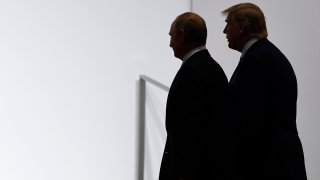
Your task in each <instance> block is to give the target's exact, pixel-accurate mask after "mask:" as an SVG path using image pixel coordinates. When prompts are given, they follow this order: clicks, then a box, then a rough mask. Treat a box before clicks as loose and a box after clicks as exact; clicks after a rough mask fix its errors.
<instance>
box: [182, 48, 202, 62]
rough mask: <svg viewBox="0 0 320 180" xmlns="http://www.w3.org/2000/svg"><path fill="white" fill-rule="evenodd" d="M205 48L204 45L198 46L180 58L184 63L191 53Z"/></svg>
mask: <svg viewBox="0 0 320 180" xmlns="http://www.w3.org/2000/svg"><path fill="white" fill-rule="evenodd" d="M204 49H207V48H206V46H200V47H197V48H194V49H192V50H191V51H189V52H188V53H187V54H186V55H185V56H184V57H183V59H182V61H183V63H185V62H186V61H187V60H188V59H189V58H190V57H191V56H192V55H194V54H195V53H196V52H199V51H201V50H204Z"/></svg>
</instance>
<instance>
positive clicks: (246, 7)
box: [222, 3, 268, 38]
mask: <svg viewBox="0 0 320 180" xmlns="http://www.w3.org/2000/svg"><path fill="white" fill-rule="evenodd" d="M222 14H224V15H228V14H229V15H231V17H232V21H233V22H234V23H238V24H241V25H243V26H245V29H246V31H247V35H250V36H253V37H259V38H266V37H268V31H267V26H266V20H265V17H264V14H263V12H262V10H261V9H260V8H259V7H258V6H257V5H255V4H252V3H240V4H237V5H234V6H231V7H230V8H228V9H226V10H224V11H222Z"/></svg>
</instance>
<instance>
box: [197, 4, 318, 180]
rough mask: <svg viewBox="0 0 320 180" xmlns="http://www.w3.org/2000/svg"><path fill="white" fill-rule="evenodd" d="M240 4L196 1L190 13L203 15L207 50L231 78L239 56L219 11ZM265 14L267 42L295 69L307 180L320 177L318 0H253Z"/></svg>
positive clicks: (298, 113) (299, 124)
mask: <svg viewBox="0 0 320 180" xmlns="http://www.w3.org/2000/svg"><path fill="white" fill-rule="evenodd" d="M240 2H242V1H238V0H232V1H224V0H215V1H206V0H196V1H193V11H194V12H197V13H199V14H200V15H202V16H203V17H204V18H205V20H206V21H207V25H208V31H209V32H208V33H209V35H208V45H207V47H208V49H209V50H210V51H211V53H212V55H213V56H214V58H215V59H216V60H217V61H218V62H219V63H220V64H221V65H222V67H223V68H224V70H225V72H226V74H227V75H228V77H229V78H230V77H231V75H232V72H233V71H234V69H235V67H236V65H237V63H238V59H239V57H240V53H238V52H236V51H233V50H231V49H229V48H228V47H227V41H226V38H225V35H224V34H223V33H222V31H223V28H224V26H225V22H224V20H225V17H223V16H222V15H221V11H222V10H224V9H226V8H227V7H230V6H231V5H233V4H236V3H240ZM250 2H252V3H255V4H257V5H259V6H260V7H261V9H262V10H263V11H264V13H265V16H266V21H267V28H268V31H269V40H271V41H272V42H273V43H274V44H275V45H277V46H278V47H279V48H280V49H281V51H282V52H283V53H284V54H285V55H286V56H287V57H288V59H289V60H290V62H291V63H292V65H293V68H294V69H295V72H296V75H297V79H298V86H299V87H298V88H299V97H298V112H297V127H298V131H299V134H300V137H301V140H302V144H303V147H304V151H305V161H306V168H307V173H308V177H309V179H310V180H317V179H319V178H320V171H319V167H320V155H319V152H320V143H319V139H320V133H319V128H320V121H319V117H320V109H319V107H320V93H319V92H320V81H319V79H318V78H319V77H320V71H319V69H320V61H319V59H320V50H319V42H320V35H319V33H320V21H319V20H318V19H317V17H318V15H317V14H318V13H317V12H318V7H319V5H320V2H319V1H317V0H307V1H291V0H282V1H276V0H269V1H263V0H253V1H250Z"/></svg>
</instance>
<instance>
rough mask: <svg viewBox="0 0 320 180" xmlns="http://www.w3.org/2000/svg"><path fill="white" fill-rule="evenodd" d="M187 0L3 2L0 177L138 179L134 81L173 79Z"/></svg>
mask: <svg viewBox="0 0 320 180" xmlns="http://www.w3.org/2000/svg"><path fill="white" fill-rule="evenodd" d="M189 9H190V1H171V0H161V1H147V0H134V1H132V0H122V1H108V0H107V1H102V0H80V1H76V0H42V1H37V0H29V1H25V0H12V1H5V0H3V1H1V2H0V26H1V28H0V179H3V180H9V179H10V180H44V179H45V180H58V179H59V180H71V179H76V180H92V179H94V180H106V179H109V180H134V179H136V168H137V163H136V158H137V126H138V124H137V97H136V95H137V80H138V79H139V75H140V74H147V75H149V76H151V77H153V78H155V79H157V80H159V81H161V82H163V83H166V84H169V83H170V82H171V80H172V78H173V77H174V74H175V72H176V70H177V69H178V68H179V65H180V64H179V61H177V60H176V59H175V58H174V57H173V53H172V51H171V49H170V48H169V36H168V32H169V28H170V24H171V22H172V20H173V19H174V18H175V17H176V15H177V14H179V13H181V12H184V11H186V10H189Z"/></svg>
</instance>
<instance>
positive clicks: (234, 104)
mask: <svg viewBox="0 0 320 180" xmlns="http://www.w3.org/2000/svg"><path fill="white" fill-rule="evenodd" d="M229 88H230V112H229V114H230V115H231V119H232V120H235V122H236V128H237V129H236V131H235V132H236V134H235V137H236V148H235V150H236V151H235V168H236V177H237V178H236V179H240V180H241V179H245V180H253V179H254V180H257V179H259V180H306V179H307V177H306V171H305V165H304V155H303V150H302V145H301V142H300V139H299V137H298V132H297V128H296V101H297V81H296V76H295V73H294V71H293V68H292V66H291V64H290V63H289V61H288V60H287V58H286V57H285V56H284V55H283V54H282V53H281V52H280V50H279V49H278V48H277V47H276V46H274V45H273V44H272V43H271V42H270V41H269V40H267V39H260V40H259V41H257V42H256V43H255V44H253V45H252V46H251V47H250V49H249V50H248V51H247V53H246V54H245V55H244V57H243V58H242V59H241V60H240V62H239V64H238V66H237V68H236V70H235V72H234V74H233V75H232V78H231V80H230V82H229Z"/></svg>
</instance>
